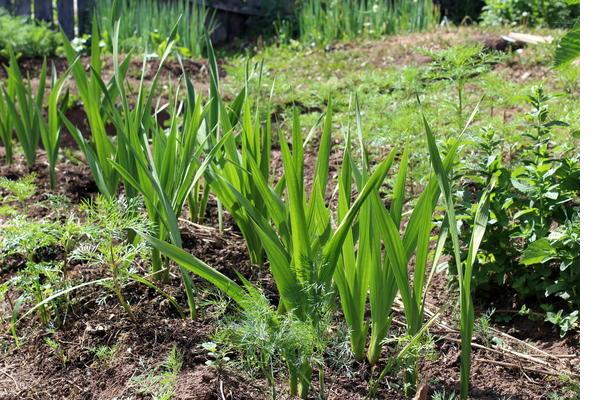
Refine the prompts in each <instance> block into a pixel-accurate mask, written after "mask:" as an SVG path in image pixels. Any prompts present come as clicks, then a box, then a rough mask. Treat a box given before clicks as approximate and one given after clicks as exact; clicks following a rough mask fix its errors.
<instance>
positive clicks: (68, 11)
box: [56, 0, 75, 39]
mask: <svg viewBox="0 0 600 400" xmlns="http://www.w3.org/2000/svg"><path fill="white" fill-rule="evenodd" d="M56 11H57V14H58V25H59V26H60V27H61V28H62V30H63V31H64V32H65V35H67V37H68V38H69V39H73V38H74V37H75V12H74V10H73V0H57V1H56Z"/></svg>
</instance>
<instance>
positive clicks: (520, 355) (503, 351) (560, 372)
mask: <svg viewBox="0 0 600 400" xmlns="http://www.w3.org/2000/svg"><path fill="white" fill-rule="evenodd" d="M393 310H394V311H396V312H399V311H400V307H393ZM430 313H431V311H429V310H427V309H426V310H425V314H430ZM393 321H394V322H395V323H397V324H400V325H405V323H404V322H402V321H400V320H398V319H393ZM437 325H439V326H441V327H443V328H444V329H445V330H447V331H448V332H449V333H460V332H459V331H458V330H456V329H453V328H452V327H450V326H448V325H447V324H445V323H444V322H443V321H441V320H440V321H438V322H437ZM498 332H500V333H503V332H501V331H498ZM506 336H508V337H509V338H511V339H512V338H513V336H510V335H508V334H506ZM441 339H444V340H448V341H452V342H455V343H460V340H458V339H454V338H450V337H448V336H443V337H441ZM514 339H515V341H517V342H522V343H527V342H523V341H522V340H519V339H517V338H514ZM471 345H472V346H473V347H476V348H479V349H482V350H487V351H489V352H491V353H495V354H498V355H502V356H506V355H507V353H508V354H510V355H512V356H514V357H517V358H520V359H525V360H527V361H529V362H532V363H535V364H539V365H543V366H545V367H548V368H551V369H554V371H558V372H554V373H553V375H569V376H577V375H576V374H573V373H571V372H568V371H564V370H559V369H558V368H555V367H553V366H552V364H550V363H548V362H547V361H544V360H540V359H539V358H535V357H533V356H530V355H528V354H524V353H520V352H517V351H514V350H511V349H506V348H500V350H497V349H494V348H490V347H486V346H483V345H481V344H479V343H476V342H471ZM529 347H532V348H534V349H536V350H538V351H539V352H541V353H545V352H544V351H543V350H539V349H537V348H536V347H534V346H532V345H529ZM550 357H552V356H551V355H550Z"/></svg>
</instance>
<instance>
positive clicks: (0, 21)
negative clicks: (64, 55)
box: [0, 9, 61, 58]
mask: <svg viewBox="0 0 600 400" xmlns="http://www.w3.org/2000/svg"><path fill="white" fill-rule="evenodd" d="M60 43H61V40H60V34H59V33H58V32H54V31H53V30H52V29H50V28H49V27H48V25H47V24H46V23H44V22H31V21H29V19H28V18H25V17H13V16H11V15H9V14H8V13H7V12H6V11H5V10H3V9H0V56H2V57H4V58H8V52H7V51H8V50H7V49H8V47H12V48H13V49H14V51H15V53H17V54H20V55H22V56H27V57H44V56H52V55H55V54H56V52H57V50H58V48H59V46H60Z"/></svg>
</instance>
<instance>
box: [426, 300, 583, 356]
mask: <svg viewBox="0 0 600 400" xmlns="http://www.w3.org/2000/svg"><path fill="white" fill-rule="evenodd" d="M425 305H427V306H429V307H431V308H434V307H435V306H433V305H431V304H427V303H426V304H425ZM433 313H434V312H433V311H430V310H428V309H425V314H428V315H433ZM442 324H443V321H440V325H441V326H443V327H444V328H447V329H450V330H452V331H453V332H455V333H459V331H458V330H456V329H454V328H452V327H450V326H448V325H445V324H444V325H442ZM490 330H491V331H492V332H494V333H496V334H498V335H502V336H504V337H505V338H507V339H510V340H512V341H514V342H517V343H520V344H522V345H523V346H526V347H528V348H530V349H531V350H534V351H537V352H538V353H540V354H543V355H544V356H546V357H548V358H554V359H561V358H575V357H577V356H576V355H575V354H550V353H548V352H546V351H544V350H542V349H540V348H538V347H535V346H534V345H532V344H531V343H528V342H526V341H524V340H521V339H518V338H516V337H514V336H511V335H509V334H508V333H505V332H502V331H501V330H498V329H496V328H494V327H490Z"/></svg>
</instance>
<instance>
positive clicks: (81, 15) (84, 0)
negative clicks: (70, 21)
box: [77, 0, 92, 36]
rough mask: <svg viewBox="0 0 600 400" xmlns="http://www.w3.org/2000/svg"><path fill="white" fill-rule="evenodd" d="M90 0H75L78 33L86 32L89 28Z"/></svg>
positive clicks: (90, 18) (90, 19)
mask: <svg viewBox="0 0 600 400" xmlns="http://www.w3.org/2000/svg"><path fill="white" fill-rule="evenodd" d="M91 6H92V4H91V0H77V27H78V28H79V30H78V35H79V36H81V34H82V33H88V32H89V31H90V29H91V22H92V17H91V8H92V7H91Z"/></svg>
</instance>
